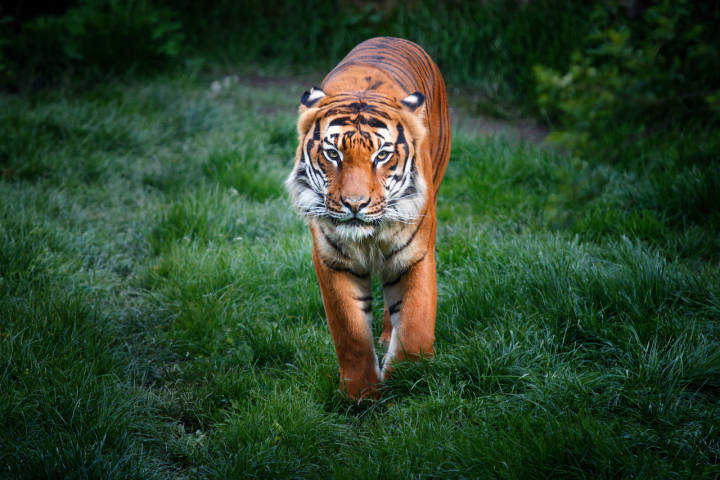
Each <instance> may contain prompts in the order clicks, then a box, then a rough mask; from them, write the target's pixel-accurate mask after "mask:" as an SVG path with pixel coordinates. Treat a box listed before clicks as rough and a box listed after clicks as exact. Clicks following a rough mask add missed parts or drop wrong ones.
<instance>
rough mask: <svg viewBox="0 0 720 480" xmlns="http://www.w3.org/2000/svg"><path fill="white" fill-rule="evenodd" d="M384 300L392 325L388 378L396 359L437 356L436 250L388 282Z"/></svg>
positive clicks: (385, 366)
mask: <svg viewBox="0 0 720 480" xmlns="http://www.w3.org/2000/svg"><path fill="white" fill-rule="evenodd" d="M383 297H384V300H385V308H386V310H387V313H388V316H389V320H390V324H391V325H392V330H391V331H390V342H389V345H388V350H387V353H386V354H385V357H384V358H383V369H382V377H383V378H385V377H386V375H388V374H389V373H390V372H391V371H392V363H393V362H394V361H395V360H416V359H419V358H422V357H430V356H432V355H433V354H434V349H433V345H434V343H435V313H436V307H437V283H436V281H435V252H434V249H433V248H429V249H428V251H427V252H426V253H425V255H424V256H423V257H422V258H421V259H420V260H419V261H416V263H414V264H412V265H410V266H409V267H408V270H407V271H405V272H402V273H401V274H400V275H398V276H396V277H395V278H392V279H390V280H388V281H386V282H385V283H384V284H383Z"/></svg>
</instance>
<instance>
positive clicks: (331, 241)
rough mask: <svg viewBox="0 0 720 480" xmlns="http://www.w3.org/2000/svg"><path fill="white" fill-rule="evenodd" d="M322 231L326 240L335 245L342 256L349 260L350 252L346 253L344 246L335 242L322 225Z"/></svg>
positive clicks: (332, 245)
mask: <svg viewBox="0 0 720 480" xmlns="http://www.w3.org/2000/svg"><path fill="white" fill-rule="evenodd" d="M320 233H322V234H323V238H324V239H325V241H326V242H327V243H328V244H329V245H330V246H331V247H333V248H334V249H335V250H336V251H337V252H338V253H339V254H340V255H341V256H342V257H344V258H347V259H348V260H350V257H349V256H348V254H347V253H345V251H344V250H343V249H342V247H340V245H338V244H337V243H335V242H334V241H333V240H332V239H331V238H330V237H329V236H328V234H327V233H325V230H323V228H322V227H320Z"/></svg>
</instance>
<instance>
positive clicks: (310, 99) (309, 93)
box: [300, 87, 325, 108]
mask: <svg viewBox="0 0 720 480" xmlns="http://www.w3.org/2000/svg"><path fill="white" fill-rule="evenodd" d="M324 96H325V92H323V91H322V89H321V88H318V87H312V88H311V89H310V90H306V91H305V93H303V94H302V97H300V105H301V106H303V107H305V108H310V107H312V106H313V105H315V103H316V102H317V101H318V100H320V99H321V98H323V97H324Z"/></svg>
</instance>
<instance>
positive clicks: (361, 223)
mask: <svg viewBox="0 0 720 480" xmlns="http://www.w3.org/2000/svg"><path fill="white" fill-rule="evenodd" d="M330 220H331V221H332V223H333V224H334V225H343V226H346V227H372V226H375V225H377V224H378V223H379V221H378V220H362V219H360V218H359V217H357V216H355V217H352V218H350V219H347V220H345V219H339V218H334V217H330Z"/></svg>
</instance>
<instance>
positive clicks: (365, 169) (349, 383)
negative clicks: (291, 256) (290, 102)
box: [285, 37, 451, 399]
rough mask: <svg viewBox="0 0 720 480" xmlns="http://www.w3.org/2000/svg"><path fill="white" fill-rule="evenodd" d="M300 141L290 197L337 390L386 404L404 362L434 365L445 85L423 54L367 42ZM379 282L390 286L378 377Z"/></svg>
mask: <svg viewBox="0 0 720 480" xmlns="http://www.w3.org/2000/svg"><path fill="white" fill-rule="evenodd" d="M297 131H298V147H297V151H296V154H295V161H294V166H293V169H292V171H291V173H290V175H289V176H288V178H287V180H286V181H285V185H286V188H287V190H288V193H289V195H290V198H291V200H292V202H293V205H294V206H295V208H296V210H297V211H298V212H299V213H300V214H301V215H302V216H304V217H305V218H306V220H307V224H308V226H309V228H310V233H311V235H312V241H313V248H312V260H313V265H314V267H315V273H316V275H317V280H318V283H319V286H320V291H321V296H322V302H323V306H324V308H325V314H326V317H327V322H328V325H329V328H330V334H331V336H332V340H333V342H334V345H335V353H336V355H337V361H338V365H339V370H340V390H341V391H344V392H345V393H346V394H347V395H348V396H349V397H350V398H352V399H363V398H378V397H379V384H380V383H381V382H382V381H383V380H384V379H386V378H388V377H389V375H390V374H391V373H392V371H393V369H394V364H395V363H396V362H397V361H403V360H413V359H420V358H426V357H431V356H433V355H434V343H435V317H436V305H437V282H436V266H435V237H436V230H437V218H436V203H437V196H438V189H439V186H440V183H441V181H442V179H443V176H444V174H445V170H446V168H447V164H448V160H449V157H450V140H451V131H450V119H449V114H448V104H447V92H446V88H445V81H444V80H443V77H442V75H441V73H440V70H439V69H438V67H437V65H436V64H435V62H433V60H432V59H431V58H430V56H429V55H428V54H427V53H426V52H425V51H424V50H423V49H422V48H421V47H420V46H419V45H417V44H415V43H413V42H410V41H408V40H405V39H400V38H393V37H378V38H372V39H369V40H366V41H364V42H362V43H360V44H358V45H357V46H356V47H355V48H353V49H352V50H351V51H350V52H349V53H348V54H347V56H345V58H343V59H342V60H341V61H340V63H339V64H337V66H336V67H335V68H334V69H332V70H331V71H330V73H328V74H327V75H326V76H325V78H324V79H323V81H322V83H321V85H320V87H312V88H310V89H309V90H307V91H306V92H305V93H303V95H302V96H301V99H300V106H299V110H298V121H297ZM372 276H376V277H379V279H380V280H381V281H382V296H383V301H384V311H383V326H382V333H381V335H380V337H379V339H378V343H379V344H380V345H384V346H386V347H387V352H386V353H385V355H384V356H383V359H382V365H380V364H379V363H378V357H377V354H376V351H375V348H374V342H373V334H372V320H373V313H372V301H373V294H372V282H371V278H372Z"/></svg>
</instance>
